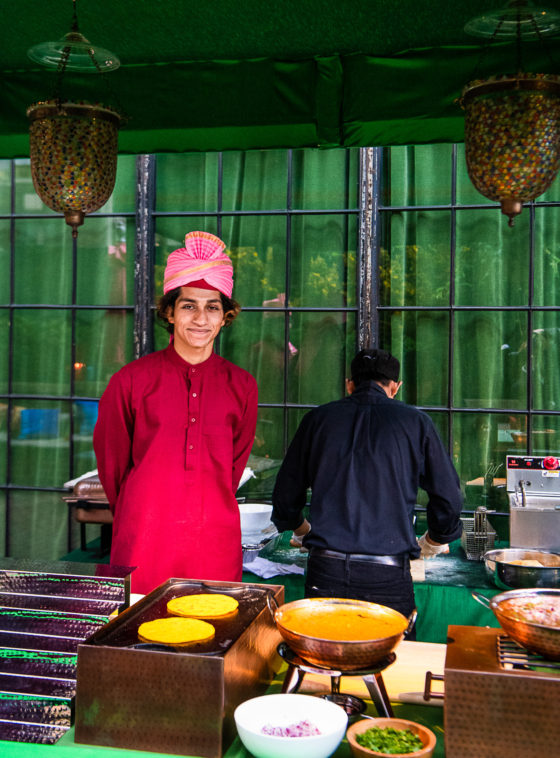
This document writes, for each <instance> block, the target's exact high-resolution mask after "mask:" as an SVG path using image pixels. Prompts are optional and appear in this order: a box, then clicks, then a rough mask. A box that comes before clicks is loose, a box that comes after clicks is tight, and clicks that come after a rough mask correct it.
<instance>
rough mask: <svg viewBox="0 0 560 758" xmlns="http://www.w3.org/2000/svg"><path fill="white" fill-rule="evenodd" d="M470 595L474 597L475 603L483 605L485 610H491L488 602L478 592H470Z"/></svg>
mask: <svg viewBox="0 0 560 758" xmlns="http://www.w3.org/2000/svg"><path fill="white" fill-rule="evenodd" d="M471 595H472V596H473V597H474V599H475V600H476V602H477V603H480V605H483V606H484V607H485V608H489V609H490V610H492V608H491V607H490V601H489V600H488V598H487V597H485V596H484V595H482V594H481V593H480V592H477V591H476V590H471Z"/></svg>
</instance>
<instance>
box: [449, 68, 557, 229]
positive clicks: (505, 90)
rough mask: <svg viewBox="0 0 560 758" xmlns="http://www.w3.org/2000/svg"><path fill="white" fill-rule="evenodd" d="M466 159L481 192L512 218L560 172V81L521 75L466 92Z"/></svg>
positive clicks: (477, 83) (490, 81) (472, 84)
mask: <svg viewBox="0 0 560 758" xmlns="http://www.w3.org/2000/svg"><path fill="white" fill-rule="evenodd" d="M461 105H462V107H463V108H464V110H465V156H466V162H467V171H468V174H469V177H470V179H471V181H472V183H473V184H474V186H475V187H476V189H477V190H478V191H479V192H480V193H481V194H482V195H484V196H485V197H487V198H489V199H490V200H495V201H497V202H499V203H500V205H501V208H502V213H504V214H505V215H506V216H508V217H509V225H510V226H513V218H514V216H516V215H517V214H519V213H521V209H522V206H523V203H524V202H527V201H529V200H534V199H535V198H536V197H538V196H539V195H541V194H542V193H543V192H545V191H546V190H547V189H548V187H550V185H551V184H552V182H553V181H554V179H555V177H556V174H557V173H558V169H559V168H560V77H558V76H554V75H548V74H528V73H519V74H517V75H515V76H498V77H492V78H490V79H486V80H477V81H473V82H470V83H469V84H467V86H466V87H465V88H464V90H463V94H462V98H461Z"/></svg>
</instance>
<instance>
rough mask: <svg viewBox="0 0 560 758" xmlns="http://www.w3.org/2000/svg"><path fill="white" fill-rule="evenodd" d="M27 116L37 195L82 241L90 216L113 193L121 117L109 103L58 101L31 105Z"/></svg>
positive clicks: (32, 173)
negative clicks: (80, 232) (86, 218)
mask: <svg viewBox="0 0 560 758" xmlns="http://www.w3.org/2000/svg"><path fill="white" fill-rule="evenodd" d="M27 116H28V118H29V120H30V127H29V140H30V158H31V176H32V178H33V185H34V187H35V191H36V192H37V194H38V195H39V197H40V198H41V200H42V201H43V202H44V203H45V205H47V206H48V207H49V208H51V210H53V211H56V212H57V213H63V214H64V217H65V220H66V223H67V224H69V225H70V226H71V227H72V236H73V237H76V236H77V233H78V231H77V228H78V226H80V225H81V224H83V221H84V215H85V214H86V213H92V212H93V211H96V210H98V209H99V208H101V206H102V205H104V204H105V203H106V202H107V200H108V199H109V197H110V196H111V193H112V192H113V188H114V186H115V178H116V171H117V142H118V129H119V125H120V119H121V117H120V115H119V114H118V113H117V112H116V111H115V110H112V109H111V108H108V107H106V106H103V105H98V104H91V103H86V102H62V103H61V102H58V101H56V100H47V101H45V102H40V103H36V104H34V105H32V106H30V107H29V108H28V109H27Z"/></svg>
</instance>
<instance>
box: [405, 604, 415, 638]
mask: <svg viewBox="0 0 560 758" xmlns="http://www.w3.org/2000/svg"><path fill="white" fill-rule="evenodd" d="M417 616H418V611H417V610H416V608H415V609H414V610H413V611H412V613H411V614H410V616H409V617H408V626H407V627H406V629H405V630H404V635H403V636H404V637H406V636H407V635H408V634H410V632H411V631H412V628H413V627H414V624H415V622H416V617H417Z"/></svg>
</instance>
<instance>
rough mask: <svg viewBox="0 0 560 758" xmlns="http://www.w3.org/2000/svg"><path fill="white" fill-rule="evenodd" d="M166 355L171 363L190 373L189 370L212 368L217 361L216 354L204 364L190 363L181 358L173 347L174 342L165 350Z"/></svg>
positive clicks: (203, 362)
mask: <svg viewBox="0 0 560 758" xmlns="http://www.w3.org/2000/svg"><path fill="white" fill-rule="evenodd" d="M164 354H165V357H166V358H167V360H169V361H171V363H172V364H173V365H174V366H176V367H177V368H178V369H179V370H181V371H189V369H192V368H196V369H200V371H204V370H205V369H206V368H207V367H208V366H211V365H212V364H213V363H214V362H215V361H216V360H217V355H216V353H212V354H211V355H210V356H209V357H208V358H207V359H206V360H205V361H202V363H189V362H188V361H186V360H185V359H184V358H181V356H180V355H179V353H178V352H177V351H176V350H175V348H174V347H173V342H170V343H169V345H168V346H167V347H166V348H165V350H164Z"/></svg>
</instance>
